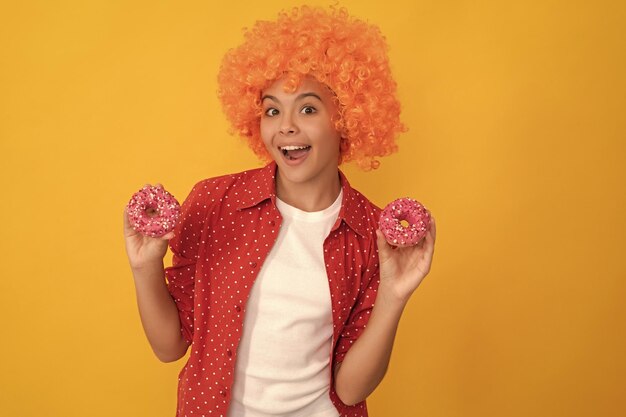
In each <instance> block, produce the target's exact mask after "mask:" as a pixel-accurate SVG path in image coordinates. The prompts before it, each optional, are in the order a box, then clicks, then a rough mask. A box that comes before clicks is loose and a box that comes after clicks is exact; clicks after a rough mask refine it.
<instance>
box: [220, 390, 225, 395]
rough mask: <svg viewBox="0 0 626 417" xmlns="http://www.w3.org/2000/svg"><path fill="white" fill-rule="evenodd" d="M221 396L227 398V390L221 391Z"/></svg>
mask: <svg viewBox="0 0 626 417" xmlns="http://www.w3.org/2000/svg"><path fill="white" fill-rule="evenodd" d="M220 395H221V396H222V397H225V396H226V390H225V389H224V390H221V391H220Z"/></svg>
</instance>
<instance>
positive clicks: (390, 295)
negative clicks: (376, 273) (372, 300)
mask: <svg viewBox="0 0 626 417" xmlns="http://www.w3.org/2000/svg"><path fill="white" fill-rule="evenodd" d="M408 302H409V297H405V296H402V295H400V294H398V293H397V292H396V291H395V290H394V289H393V287H391V286H389V285H387V284H385V283H384V282H382V281H381V282H380V284H379V286H378V293H377V295H376V304H382V306H384V308H385V309H389V310H393V311H400V312H402V311H403V310H404V307H405V306H406V305H407V303H408Z"/></svg>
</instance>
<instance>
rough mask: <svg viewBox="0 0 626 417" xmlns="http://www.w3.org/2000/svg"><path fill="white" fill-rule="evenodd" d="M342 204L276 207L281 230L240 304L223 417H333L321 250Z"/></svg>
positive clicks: (329, 335)
mask: <svg viewBox="0 0 626 417" xmlns="http://www.w3.org/2000/svg"><path fill="white" fill-rule="evenodd" d="M341 197H342V192H340V193H339V196H338V197H337V199H336V200H335V202H334V203H333V204H332V205H331V206H330V207H328V208H327V209H325V210H322V211H318V212H305V211H302V210H299V209H297V208H295V207H292V206H289V205H287V204H286V203H284V202H283V201H281V200H279V199H276V206H277V208H278V210H279V211H280V213H281V215H282V217H283V222H282V225H281V228H280V231H279V233H278V237H277V240H276V243H275V245H274V247H273V248H272V250H271V251H270V253H269V255H268V257H267V260H266V261H265V262H264V264H263V266H262V268H261V271H259V275H258V277H257V279H256V281H255V283H254V285H253V287H252V290H251V292H250V298H249V299H248V301H247V304H246V314H245V317H244V324H243V334H242V337H241V341H240V343H239V347H238V351H237V352H238V353H237V361H236V363H235V376H234V384H233V389H232V399H231V403H230V407H229V412H228V415H229V416H232V417H243V416H245V417H270V416H272V417H276V416H285V417H286V416H289V417H338V416H339V413H338V412H337V409H336V408H335V406H334V405H333V403H332V402H331V401H330V397H329V389H330V355H331V349H332V336H333V321H332V307H331V301H330V288H329V287H328V277H327V275H326V269H325V266H324V253H323V244H324V240H325V239H326V237H327V236H328V234H329V233H330V230H331V228H332V226H333V224H334V223H335V221H336V220H337V216H338V214H339V209H340V208H341Z"/></svg>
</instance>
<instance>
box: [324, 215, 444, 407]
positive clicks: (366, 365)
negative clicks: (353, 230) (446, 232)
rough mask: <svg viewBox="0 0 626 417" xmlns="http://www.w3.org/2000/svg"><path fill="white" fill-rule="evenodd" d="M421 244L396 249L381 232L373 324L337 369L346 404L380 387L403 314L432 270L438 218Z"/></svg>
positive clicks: (337, 386)
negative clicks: (414, 293) (415, 292)
mask: <svg viewBox="0 0 626 417" xmlns="http://www.w3.org/2000/svg"><path fill="white" fill-rule="evenodd" d="M431 222H432V223H431V229H430V230H429V232H428V234H427V235H426V238H425V239H424V240H423V241H422V242H420V243H419V244H418V245H416V246H413V247H408V248H396V249H392V248H391V247H390V246H389V245H388V244H387V242H386V241H385V239H384V237H383V236H382V233H380V231H377V232H376V234H377V237H378V241H377V243H378V257H379V265H380V284H379V286H378V293H377V296H376V302H375V304H374V307H373V308H372V312H371V315H370V319H369V322H368V323H367V326H366V327H365V329H364V330H363V333H361V335H360V337H359V338H358V339H357V340H356V341H355V342H354V344H353V345H352V347H351V348H350V350H349V351H348V352H347V353H346V355H345V357H344V358H343V361H342V363H341V364H339V365H338V366H337V367H336V368H335V390H336V391H337V395H338V396H339V398H340V399H341V401H343V402H344V403H345V404H348V405H354V404H358V403H359V402H361V401H363V400H365V399H366V398H367V396H368V395H370V394H371V393H372V392H373V391H374V389H376V387H377V386H378V384H380V382H381V381H382V379H383V377H384V376H385V373H386V372H387V367H388V366H389V359H390V357H391V351H392V349H393V342H394V338H395V335H396V330H397V328H398V323H399V321H400V317H401V316H402V312H403V310H404V307H405V306H406V303H407V302H408V300H409V298H410V297H411V295H412V294H413V292H414V291H415V290H416V289H417V287H418V286H419V284H420V283H421V282H422V280H423V279H424V277H425V276H426V275H427V274H428V272H429V271H430V265H431V263H432V256H433V253H434V246H435V233H436V231H435V219H434V218H431Z"/></svg>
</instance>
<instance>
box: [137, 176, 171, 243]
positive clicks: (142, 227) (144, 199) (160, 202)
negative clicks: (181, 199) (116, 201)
mask: <svg viewBox="0 0 626 417" xmlns="http://www.w3.org/2000/svg"><path fill="white" fill-rule="evenodd" d="M127 209H128V220H129V222H130V225H131V227H132V228H133V229H134V230H135V231H137V232H139V233H141V234H144V235H146V236H150V237H161V236H163V235H165V234H167V233H169V232H171V231H172V230H174V227H176V224H177V223H178V219H179V218H180V204H179V203H178V201H177V200H176V198H174V196H173V195H172V194H170V193H169V192H167V191H166V190H165V189H164V188H163V187H162V186H160V185H158V186H153V185H145V186H144V187H143V188H142V189H140V190H139V191H137V192H136V193H135V194H133V196H132V197H131V199H130V201H129V202H128V205H127Z"/></svg>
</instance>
